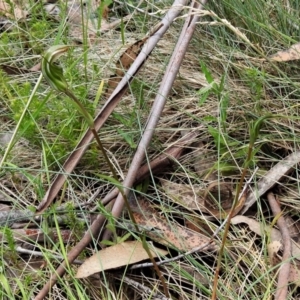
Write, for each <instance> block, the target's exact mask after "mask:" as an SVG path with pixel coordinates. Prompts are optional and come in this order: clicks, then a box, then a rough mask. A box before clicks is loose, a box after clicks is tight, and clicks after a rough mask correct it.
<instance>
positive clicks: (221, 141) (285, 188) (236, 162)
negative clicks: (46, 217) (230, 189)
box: [0, 0, 300, 299]
mask: <svg viewBox="0 0 300 300" xmlns="http://www.w3.org/2000/svg"><path fill="white" fill-rule="evenodd" d="M217 2H219V1H209V8H210V9H211V10H212V11H213V12H214V13H215V14H216V15H218V16H219V18H220V19H217V18H214V19H213V18H211V17H209V16H206V17H204V18H203V19H202V21H203V24H199V25H198V29H197V32H196V34H195V36H194V38H193V40H192V42H191V45H190V47H189V50H188V53H187V55H186V57H185V59H184V62H183V64H182V66H181V68H180V73H179V75H178V78H177V79H176V81H175V84H174V86H173V89H172V92H171V95H170V97H169V99H168V101H167V104H166V107H165V109H164V113H163V115H162V117H161V119H160V122H159V125H158V127H157V128H156V131H155V136H154V138H153V142H152V144H151V146H150V148H149V149H148V160H151V159H152V158H154V157H156V156H158V155H159V154H160V153H162V152H163V151H164V149H166V148H167V147H169V146H170V145H172V144H173V143H174V142H175V141H176V140H178V138H179V137H181V135H182V133H183V132H184V131H192V130H195V131H198V132H199V135H198V140H197V142H196V143H194V144H193V145H191V147H190V148H189V149H187V151H186V154H185V155H184V156H182V157H181V158H180V159H179V160H178V163H177V164H175V166H174V168H173V169H170V170H166V172H164V173H163V174H160V175H159V176H158V177H155V180H154V181H153V180H150V183H149V187H148V192H147V197H148V198H149V200H150V201H152V203H153V204H154V205H155V206H156V207H159V208H160V210H161V211H162V212H163V214H164V216H165V217H167V218H168V220H170V222H171V220H176V221H178V222H180V223H181V224H186V222H187V221H190V222H193V223H194V224H195V225H196V226H197V227H198V228H200V229H201V231H203V232H206V233H207V234H211V233H212V231H213V230H215V228H216V226H218V224H219V222H218V221H217V220H215V219H209V220H208V218H207V217H206V216H204V214H203V213H201V212H198V211H193V210H187V209H184V208H183V207H182V206H180V205H177V204H175V203H174V201H173V199H172V198H170V197H169V196H168V194H167V193H165V191H164V190H163V189H162V188H161V186H160V184H159V181H158V180H157V178H165V179H167V180H170V181H172V182H174V183H181V184H185V185H187V186H190V187H191V188H192V187H193V186H197V185H204V186H207V185H208V184H209V183H211V182H212V181H215V180H218V181H220V182H222V181H228V182H234V183H236V182H238V180H239V176H240V172H241V169H242V167H243V164H244V162H245V157H246V150H247V148H248V145H249V138H250V136H249V126H250V125H249V124H250V122H251V121H255V120H257V119H258V118H259V117H262V116H264V115H267V114H273V115H280V116H281V117H277V118H272V119H269V120H267V121H266V122H265V123H264V125H263V127H262V130H261V132H260V134H259V136H258V138H257V140H256V142H255V153H254V157H253V160H252V164H251V165H250V167H249V174H248V175H249V176H250V174H251V171H252V170H253V169H254V168H255V166H259V168H260V169H259V172H258V174H257V178H256V179H255V180H256V181H257V180H259V178H261V177H262V176H263V174H264V173H265V172H266V171H268V170H269V169H270V168H272V166H273V165H274V164H275V163H276V162H278V161H280V160H281V159H282V158H284V157H285V156H287V155H288V154H289V153H291V152H293V151H294V150H297V149H298V148H299V141H298V131H299V117H298V115H299V114H298V111H299V103H298V102H299V101H298V97H299V75H298V74H299V63H298V62H297V61H296V62H287V63H276V64H272V63H270V62H263V61H262V58H264V57H262V53H263V54H264V55H265V56H268V55H271V54H273V53H275V52H276V51H278V50H281V49H284V48H288V47H289V46H290V45H291V44H292V43H293V42H294V40H297V39H298V35H299V33H298V31H299V30H298V29H295V26H298V25H297V22H298V7H299V5H300V3H298V1H293V3H289V2H291V1H258V0H248V1H244V2H243V3H244V4H242V1H240V2H241V3H239V4H236V1H234V0H227V1H222V3H217ZM287 4H289V6H287ZM148 5H149V7H150V8H151V9H153V10H154V11H155V10H156V9H157V8H156V3H154V2H153V3H152V1H149V4H148ZM157 5H159V6H160V8H161V9H167V8H168V7H169V5H170V3H169V2H168V3H165V2H163V1H161V3H160V4H157ZM293 5H294V6H293ZM125 7H126V6H125ZM288 7H289V9H288ZM124 10H126V9H125V8H124ZM119 13H120V11H119ZM122 13H124V11H122ZM111 17H113V16H111ZM221 19H226V20H227V21H228V22H230V24H232V27H231V28H230V27H228V26H226V24H225V23H224V22H223V23H222V22H221ZM156 21H157V20H156V18H154V17H149V16H142V15H141V14H137V16H136V17H134V18H133V19H132V20H131V21H130V22H129V23H128V24H127V25H126V27H125V29H124V35H125V41H126V45H122V41H121V38H120V32H119V31H117V30H112V31H110V32H108V33H105V34H103V35H102V36H101V38H100V40H99V43H98V44H96V45H93V46H91V47H90V48H89V49H88V52H87V58H88V63H87V64H86V62H85V61H84V59H83V57H84V56H83V50H82V48H76V49H75V50H73V51H71V53H70V54H69V56H68V57H67V58H66V59H65V61H63V64H64V66H65V68H66V76H67V78H68V80H69V82H71V83H72V86H73V88H74V90H75V91H77V92H78V93H80V97H81V98H84V97H85V96H86V98H88V101H87V106H89V108H90V109H92V108H91V107H92V102H93V101H94V98H95V94H96V92H97V90H98V87H99V83H100V80H102V79H107V78H109V76H110V75H111V74H113V72H114V68H115V61H116V59H117V58H118V57H119V55H120V53H122V51H123V50H124V49H126V47H127V46H128V45H129V44H131V43H132V42H135V41H136V40H138V39H140V38H142V37H143V36H144V34H145V31H146V29H149V28H150V27H151V26H152V25H154V24H155V22H156ZM182 21H183V20H182V19H178V20H177V21H176V22H175V23H174V25H173V26H172V27H171V28H170V30H169V31H168V33H167V34H166V35H165V36H164V38H163V40H162V41H161V42H160V43H159V45H158V47H157V48H156V49H155V50H154V51H153V53H152V54H151V56H150V57H149V59H148V61H147V63H146V64H145V66H144V67H143V69H142V70H141V71H140V72H139V74H138V76H137V78H136V79H135V81H134V82H133V84H132V85H131V87H130V89H129V92H128V93H127V94H126V96H125V97H124V99H123V100H122V102H121V103H120V105H119V106H118V107H117V108H116V110H115V116H114V117H110V118H109V120H108V122H107V123H106V125H105V126H104V128H103V129H102V130H101V132H100V135H101V138H102V141H103V143H104V145H105V148H106V149H107V150H108V153H109V156H110V157H111V158H112V160H113V163H114V165H115V167H116V168H117V170H118V173H119V176H120V178H121V179H123V178H124V176H125V174H126V170H127V169H128V167H129V164H130V161H131V158H132V156H133V154H134V146H130V145H129V144H128V143H127V142H126V141H125V140H124V138H123V137H122V134H123V135H125V134H126V135H128V136H130V138H131V139H132V142H133V144H137V143H138V141H139V138H140V135H141V132H142V128H143V126H144V124H145V122H146V120H147V117H148V114H149V111H150V109H151V105H152V103H153V100H154V98H155V95H156V92H157V89H158V86H159V83H160V80H161V78H162V76H163V74H164V70H165V68H166V65H167V61H168V59H169V55H170V54H171V52H172V49H173V47H174V43H175V42H176V39H177V37H178V34H179V31H180V25H181V24H182ZM215 21H218V23H217V24H216V23H215ZM141 24H143V25H144V28H143V30H140V28H141ZM22 26H23V25H21V24H20V25H18V28H19V29H20V28H22ZM234 29H236V30H234ZM237 29H238V30H237ZM47 30H49V33H48V34H46V35H45V36H47V37H48V38H44V39H39V42H40V43H41V44H42V48H43V49H44V48H46V47H48V46H49V45H52V44H53V42H54V37H55V34H53V32H51V30H54V31H55V30H57V23H55V22H54V24H53V25H51V28H48V29H47ZM56 33H57V32H56ZM241 33H242V34H243V35H245V36H246V37H247V38H248V40H249V41H250V43H247V41H245V40H244V39H242V36H241ZM15 34H16V32H15ZM25 35H26V33H25ZM4 37H5V36H4ZM4 37H3V36H2V40H1V37H0V41H1V43H2V46H1V45H0V47H2V50H1V53H2V54H3V53H7V51H8V49H9V48H12V50H11V51H12V53H7V55H6V56H5V58H3V59H1V61H0V62H1V63H5V64H11V65H15V66H19V67H24V66H26V65H27V66H28V65H30V66H32V65H34V64H36V63H37V62H38V61H39V60H40V56H39V54H40V52H41V51H40V50H36V49H35V51H31V49H30V47H29V48H26V49H25V48H21V46H22V45H23V42H22V41H21V39H20V40H18V39H16V38H12V39H11V40H8V41H7V40H4ZM5 38H6V39H7V37H5ZM29 38H31V44H33V43H34V41H35V38H34V36H30V35H29V34H28V35H27V36H26V38H25V39H29ZM61 40H62V41H64V34H63V35H62V38H61ZM5 43H6V44H5ZM255 48H256V49H260V51H261V53H258V52H257V51H256V50H255ZM17 56H18V57H19V58H18V61H17V62H15V61H16V57H17ZM76 59H79V61H78V62H76V63H75V64H74V65H75V66H74V65H73V62H75V60H76ZM200 62H202V63H204V64H205V65H206V67H207V69H208V70H209V72H210V73H211V75H212V76H213V78H214V80H215V82H216V83H218V84H219V83H220V82H221V80H222V76H224V78H225V79H224V82H225V84H224V88H223V89H222V90H221V91H220V94H217V93H214V92H212V91H211V92H210V94H209V95H208V97H207V98H206V100H205V101H202V100H203V98H201V97H203V93H202V94H201V91H203V89H208V88H209V86H210V85H209V83H208V82H207V80H206V78H205V74H204V72H203V70H202V68H201V64H200ZM85 69H86V71H87V72H86V75H87V77H86V78H85V75H84V76H83V75H82V74H83V73H84V70H85ZM37 76H38V75H36V74H30V75H28V76H27V75H26V76H24V75H20V76H14V77H8V76H7V75H2V76H1V77H2V78H5V81H3V82H4V83H5V84H4V83H3V84H1V94H2V95H1V100H2V101H1V104H0V109H1V114H0V119H1V125H0V131H1V133H3V134H2V137H3V138H7V137H9V136H10V135H9V134H10V133H11V132H12V131H13V130H14V127H15V124H16V119H17V112H16V109H15V108H14V105H15V101H19V102H21V101H26V99H27V97H28V93H26V92H25V91H24V89H25V88H22V89H21V88H20V86H21V85H22V84H26V83H30V88H31V87H32V86H33V85H34V82H35V81H36V79H37ZM47 89H48V87H47V86H46V84H45V82H43V83H42V86H41V87H40V89H39V91H38V94H37V98H38V101H40V102H41V101H43V99H44V98H45V97H46V96H48V92H49V90H47ZM49 97H50V98H49V100H48V101H47V103H46V104H45V107H47V110H43V109H44V108H43V109H42V108H41V113H40V114H39V115H35V114H34V112H35V110H36V109H39V106H38V103H35V104H34V106H33V107H31V108H30V113H31V114H32V118H31V117H29V118H27V119H26V120H27V121H26V122H35V129H34V130H33V131H32V134H30V135H28V134H27V135H26V133H25V134H24V132H23V133H22V132H20V135H19V138H18V141H17V143H16V144H15V145H14V148H13V150H12V151H11V153H10V155H9V157H8V159H7V161H6V165H5V166H4V167H3V170H1V171H2V174H1V175H2V177H1V178H0V189H1V191H2V193H1V194H2V195H1V201H3V202H4V201H5V202H8V204H9V205H10V206H12V207H14V208H18V209H24V208H27V207H28V206H35V205H37V204H38V202H39V201H40V199H41V198H42V196H43V194H44V192H45V190H46V188H47V186H48V184H49V182H50V180H51V178H53V177H54V175H55V173H56V172H59V168H60V167H61V164H62V163H63V161H64V159H65V158H66V157H67V154H68V153H69V152H70V151H72V149H73V147H74V146H75V145H76V142H77V141H78V140H79V136H80V134H81V133H82V132H84V129H85V128H86V125H85V124H83V123H84V122H83V121H82V120H81V118H80V116H78V115H77V114H76V113H74V112H72V109H71V108H70V107H68V106H67V105H66V107H64V106H59V103H61V102H63V101H65V100H64V97H63V96H61V95H57V94H55V93H52V94H51V95H50V96H49ZM104 102H105V99H101V100H100V102H99V103H97V107H96V109H95V113H96V111H97V110H99V109H100V108H101V105H102V104H103V103H104ZM60 105H61V104H60ZM56 108H57V109H58V111H57V113H56V112H55V109H56ZM63 109H66V114H64V115H63V116H64V117H65V116H66V115H69V116H71V117H70V120H65V119H63V120H59V118H55V122H54V123H53V124H52V125H51V126H48V125H49V124H50V123H51V119H50V118H53V117H54V116H55V115H56V114H57V115H59V113H60V110H63ZM50 111H51V113H52V115H51V114H50V113H49V112H50ZM45 113H49V115H45ZM118 116H119V117H118ZM121 118H123V119H121ZM122 120H123V121H122ZM29 125H30V126H31V125H32V124H31V123H30V124H29ZM68 128H69V131H68ZM23 129H24V131H26V126H24V127H23ZM2 137H0V138H1V140H0V143H1V145H2V147H3V148H4V147H5V143H4V142H3V140H2ZM54 146H55V147H54ZM49 153H52V156H51V155H50V154H49ZM109 172H110V171H109V168H108V166H107V165H106V164H105V162H104V161H103V160H102V159H101V157H99V153H98V152H97V150H96V148H95V146H92V147H91V149H90V150H89V151H88V152H87V153H86V155H85V156H84V158H83V159H82V161H81V162H80V164H79V166H78V167H77V169H76V171H75V172H74V174H71V175H70V176H69V179H68V184H67V185H66V186H65V188H64V191H63V192H62V193H61V195H60V199H61V200H62V202H63V203H67V202H71V203H74V204H76V205H78V204H80V203H83V202H84V201H87V200H88V199H90V198H91V197H92V195H93V194H94V192H95V191H96V190H98V189H99V188H100V192H99V196H98V197H99V199H101V198H103V197H104V196H105V195H106V194H107V192H108V190H109V189H110V188H111V187H112V186H111V185H110V184H109V183H108V182H105V181H104V180H103V179H99V177H98V175H99V173H101V174H109ZM298 176H299V174H298V171H297V169H295V171H294V172H293V173H292V174H290V176H289V177H287V178H285V180H284V182H283V183H282V184H280V186H278V187H277V188H276V189H275V192H277V193H278V197H279V200H280V202H281V203H282V206H283V208H284V210H285V215H286V216H291V217H292V220H293V221H294V222H295V223H299V205H298V201H299V179H298ZM264 201H265V200H264V198H262V199H261V200H260V202H259V203H258V204H257V206H255V207H254V208H253V209H252V210H251V212H248V213H247V214H248V215H249V216H251V217H252V218H255V219H257V220H258V221H260V222H262V223H263V224H264V223H270V222H272V217H271V215H270V211H269V209H268V207H267V205H266V204H265V203H264ZM93 207H97V204H96V203H94V204H93ZM93 207H89V209H93ZM81 210H82V213H83V212H84V210H85V208H81ZM68 213H69V214H71V212H68ZM82 213H81V214H80V217H82ZM76 216H77V217H78V215H76ZM125 217H126V216H125ZM82 219H83V220H84V218H83V217H82ZM74 222H75V221H74ZM83 222H84V221H83ZM121 223H122V221H121ZM73 226H74V227H75V226H76V225H75V224H73ZM71 228H72V226H71ZM118 232H119V231H118ZM119 233H120V234H121V235H122V234H124V231H120V232H119ZM298 234H299V232H298ZM219 240H221V237H220V239H219ZM48 243H49V244H46V245H43V246H41V248H40V249H42V250H43V251H45V253H46V252H47V251H48V250H50V249H51V250H53V251H54V252H55V253H62V251H61V250H62V249H61V247H62V245H59V244H58V243H53V242H52V243H51V242H49V241H48ZM95 244H96V241H95ZM267 244H268V238H267V237H265V238H261V237H258V236H256V235H255V234H254V233H252V232H251V231H250V230H249V229H248V227H247V226H232V228H231V230H230V234H229V236H228V239H227V244H226V247H225V254H224V258H223V262H222V270H221V274H220V278H219V285H218V289H219V290H218V292H219V299H269V298H271V295H272V294H273V293H274V290H275V289H276V276H274V274H275V271H274V269H273V268H272V266H271V265H270V261H269V257H268V253H267ZM73 245H74V241H70V243H69V244H67V245H65V246H64V247H65V250H68V249H69V248H70V247H71V246H73ZM94 246H95V245H91V248H90V249H87V250H86V253H85V254H86V255H90V254H91V253H92V252H93V251H94V250H95V249H96V246H95V247H94ZM10 247H13V246H7V245H6V244H4V243H2V246H1V250H0V252H1V254H2V258H3V264H2V265H1V266H2V268H3V270H4V273H5V275H6V277H7V280H8V282H9V286H10V289H11V291H12V292H13V293H14V294H15V295H20V296H16V299H19V298H20V297H21V295H22V292H21V290H22V288H21V287H23V289H24V290H25V294H26V291H32V292H37V291H38V290H39V289H40V288H41V286H42V285H43V284H44V283H45V282H46V281H47V280H48V277H49V272H47V271H49V270H51V269H52V270H54V268H55V266H57V263H58V261H57V262H55V261H54V260H51V263H50V262H49V264H48V265H47V266H44V268H43V269H42V270H39V268H40V267H41V265H38V268H37V267H35V268H33V270H34V271H32V270H31V271H30V272H29V275H28V274H26V271H25V270H26V268H25V266H26V267H27V268H29V264H30V262H32V261H33V257H30V256H26V255H17V254H16V258H15V260H14V257H12V255H11V254H10V253H9V251H12V249H11V248H10ZM176 253H177V252H176V251H173V250H172V251H171V254H172V255H175V254H176ZM45 255H46V256H47V255H49V253H48V254H47V253H46V254H45ZM216 257H217V255H216V253H199V254H197V253H196V254H193V255H190V256H189V257H186V258H184V259H182V260H181V261H180V262H174V263H170V264H168V265H165V266H164V267H162V271H163V274H164V276H165V278H166V281H167V282H168V284H169V288H170V292H171V294H172V295H173V296H174V298H175V299H209V298H210V295H211V286H212V281H213V276H214V267H215V264H216ZM81 259H83V258H81ZM51 264H52V266H51ZM16 267H18V268H16ZM15 268H16V269H18V272H16V271H14V269H15ZM22 268H23V269H22ZM20 270H21V271H20ZM122 275H125V272H124V270H114V271H112V272H107V274H103V275H101V276H100V275H96V276H94V277H93V278H91V279H87V280H83V281H79V280H76V279H75V278H74V270H73V271H69V272H68V274H67V275H66V277H65V279H63V280H61V281H60V282H59V283H58V285H57V286H56V287H55V289H53V291H52V294H51V297H52V298H55V299H73V298H74V299H79V298H80V299H150V298H151V295H141V294H140V291H138V292H137V289H135V288H133V287H132V286H131V285H130V284H128V283H124V282H123V281H122V280H121V279H117V278H119V276H122ZM126 276H128V277H130V278H131V279H133V280H135V281H136V282H138V283H141V284H144V285H145V286H147V287H150V288H151V289H152V290H153V291H155V292H158V290H159V288H158V287H159V285H160V282H159V281H158V280H157V278H156V276H155V275H154V274H153V272H152V270H151V269H150V268H146V269H143V270H139V271H127V273H126ZM15 278H19V279H20V281H21V283H22V284H21V283H18V282H17V281H16V279H15ZM0 279H1V277H0ZM6 293H7V295H8V292H6ZM4 295H5V294H4ZM30 295H32V294H30ZM3 297H4V298H5V296H3ZM18 297H19V298H18ZM28 299H29V298H28ZM289 299H298V290H297V287H296V285H291V286H290V298H289Z"/></svg>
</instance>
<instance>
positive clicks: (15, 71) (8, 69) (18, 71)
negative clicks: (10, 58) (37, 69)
mask: <svg viewBox="0 0 300 300" xmlns="http://www.w3.org/2000/svg"><path fill="white" fill-rule="evenodd" d="M0 68H1V69H2V70H3V71H4V72H5V73H7V74H8V75H23V74H28V73H32V72H34V71H33V70H28V69H23V68H17V67H14V66H10V65H5V64H1V65H0Z"/></svg>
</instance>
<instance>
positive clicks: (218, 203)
mask: <svg viewBox="0 0 300 300" xmlns="http://www.w3.org/2000/svg"><path fill="white" fill-rule="evenodd" d="M160 183H161V185H162V188H163V191H164V193H165V194H166V195H167V196H168V199H170V200H172V201H174V202H175V203H177V204H179V205H181V206H183V207H184V208H186V209H191V210H199V211H201V212H204V213H208V214H211V215H212V216H214V217H216V218H224V217H226V216H227V214H228V213H229V211H230V210H231V206H232V203H233V200H234V196H233V189H234V188H233V185H232V184H231V183H228V182H218V181H215V182H212V183H211V184H209V186H208V187H204V186H202V187H201V186H197V185H194V186H193V187H191V185H187V184H180V183H174V182H172V181H168V180H165V179H160ZM240 210H241V207H239V211H240ZM239 211H238V210H236V211H235V212H234V215H236V214H237V213H238V212H239Z"/></svg>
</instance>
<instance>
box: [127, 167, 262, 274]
mask: <svg viewBox="0 0 300 300" xmlns="http://www.w3.org/2000/svg"><path fill="white" fill-rule="evenodd" d="M257 171H258V168H256V169H255V170H254V172H253V174H252V175H251V177H250V179H249V180H248V181H247V182H246V184H245V185H244V187H243V190H242V191H241V193H240V195H239V197H238V201H239V200H240V199H241V198H242V197H244V194H245V193H246V191H247V189H248V186H249V185H250V183H251V181H252V179H253V177H254V176H255V174H256V172H257ZM228 219H229V214H228V215H227V217H226V218H225V220H224V221H223V223H222V224H221V225H220V226H219V227H218V228H217V229H216V230H215V232H214V233H213V235H212V237H211V238H210V240H209V241H208V242H207V243H206V244H204V245H201V246H199V247H196V248H194V249H192V250H190V251H188V252H185V253H183V254H179V255H177V256H175V257H172V258H168V259H165V260H162V261H159V262H156V264H157V265H158V266H160V265H163V264H166V263H169V262H173V261H177V260H179V259H181V258H183V257H185V256H187V255H190V254H192V253H195V252H198V251H200V250H204V249H205V248H207V247H208V246H209V245H210V244H211V243H212V242H213V240H214V238H215V237H216V236H217V235H218V234H219V232H220V231H221V229H222V228H223V227H224V226H225V224H226V223H227V222H228ZM144 267H152V263H142V264H137V265H134V266H132V267H130V269H137V268H144Z"/></svg>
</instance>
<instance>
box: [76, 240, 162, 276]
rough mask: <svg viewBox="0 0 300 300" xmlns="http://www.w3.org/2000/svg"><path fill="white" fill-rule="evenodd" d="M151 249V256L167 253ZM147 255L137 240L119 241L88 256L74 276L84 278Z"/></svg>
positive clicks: (137, 260) (125, 264) (145, 257)
mask: <svg viewBox="0 0 300 300" xmlns="http://www.w3.org/2000/svg"><path fill="white" fill-rule="evenodd" d="M154 249H155V251H153V250H151V253H152V255H153V257H157V256H158V255H167V254H168V251H165V250H162V249H158V248H154ZM148 258H149V256H148V254H147V252H146V251H145V249H144V248H143V244H142V243H141V242H139V241H129V242H124V243H120V244H117V245H114V246H111V247H109V248H105V249H103V250H101V251H99V252H97V253H95V254H94V255H93V256H91V257H89V258H88V259H87V260H86V261H85V262H84V263H83V264H82V265H81V266H80V267H79V268H78V270H77V274H76V276H75V277H76V278H86V277H88V276H91V275H93V274H95V273H99V272H102V271H105V270H110V269H115V268H119V267H123V266H127V265H129V264H134V263H137V262H140V261H142V260H145V259H148Z"/></svg>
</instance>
